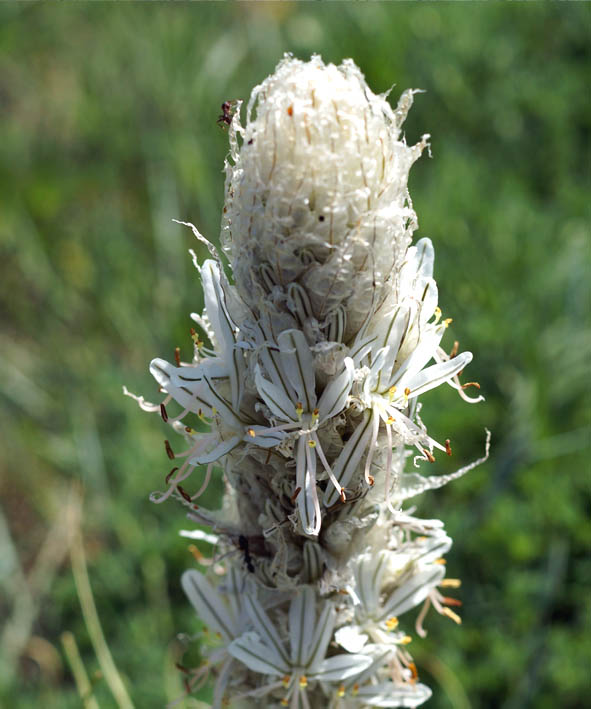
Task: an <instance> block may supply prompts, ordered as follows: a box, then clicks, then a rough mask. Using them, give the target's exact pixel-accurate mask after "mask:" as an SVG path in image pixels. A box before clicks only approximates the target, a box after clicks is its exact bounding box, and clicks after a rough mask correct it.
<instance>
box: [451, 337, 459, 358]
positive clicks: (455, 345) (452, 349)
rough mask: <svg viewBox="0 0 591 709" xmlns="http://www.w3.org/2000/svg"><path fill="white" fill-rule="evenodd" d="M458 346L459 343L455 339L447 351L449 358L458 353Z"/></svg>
mask: <svg viewBox="0 0 591 709" xmlns="http://www.w3.org/2000/svg"><path fill="white" fill-rule="evenodd" d="M459 348H460V343H459V342H458V341H457V340H456V341H455V342H454V346H453V347H452V348H451V351H450V353H449V358H450V359H453V358H454V357H455V356H456V355H457V354H458V349H459Z"/></svg>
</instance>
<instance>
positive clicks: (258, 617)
mask: <svg viewBox="0 0 591 709" xmlns="http://www.w3.org/2000/svg"><path fill="white" fill-rule="evenodd" d="M244 607H245V608H246V612H247V613H248V615H249V617H250V619H251V621H252V624H253V625H254V629H255V630H256V631H257V633H258V634H259V636H260V638H261V639H262V641H263V642H264V643H265V644H266V646H268V647H269V648H271V650H272V651H273V652H274V654H275V655H276V656H277V658H278V660H279V658H281V661H282V662H283V663H288V658H287V654H286V652H285V648H284V647H283V643H282V642H281V638H280V637H279V633H278V632H277V630H276V628H275V626H274V625H273V622H272V621H271V619H270V618H269V616H268V615H267V614H266V613H265V610H264V608H263V607H262V606H261V604H260V603H259V602H258V600H257V599H256V598H254V597H253V596H248V595H247V596H245V597H244Z"/></svg>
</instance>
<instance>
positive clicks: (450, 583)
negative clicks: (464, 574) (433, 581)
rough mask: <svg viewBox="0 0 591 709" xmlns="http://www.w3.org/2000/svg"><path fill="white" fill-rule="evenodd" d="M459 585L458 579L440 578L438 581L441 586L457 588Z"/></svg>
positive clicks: (460, 583)
mask: <svg viewBox="0 0 591 709" xmlns="http://www.w3.org/2000/svg"><path fill="white" fill-rule="evenodd" d="M461 585H462V582H461V581H460V579H442V580H441V582H440V583H439V586H440V587H441V588H459V587H460V586H461Z"/></svg>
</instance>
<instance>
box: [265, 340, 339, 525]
mask: <svg viewBox="0 0 591 709" xmlns="http://www.w3.org/2000/svg"><path fill="white" fill-rule="evenodd" d="M277 339H278V350H279V351H278V356H277V361H276V366H275V367H273V368H272V369H271V368H269V369H270V371H269V374H270V375H271V377H272V381H269V380H267V379H265V378H264V377H263V375H262V373H261V370H260V367H257V372H256V380H255V381H256V386H257V389H258V392H259V394H260V395H261V397H262V399H263V401H264V402H265V403H266V404H267V406H268V407H269V409H270V411H271V414H272V415H273V416H274V417H275V418H276V419H277V420H279V421H282V422H285V423H283V425H280V426H277V427H276V428H269V433H270V434H272V433H273V432H274V431H281V432H283V431H289V430H292V431H297V432H298V436H299V440H298V442H297V451H296V491H299V492H297V493H296V494H297V498H296V499H297V504H298V510H299V514H300V519H301V522H302V527H303V529H304V532H305V533H306V534H310V535H317V534H318V532H319V531H320V525H321V514H320V504H319V501H318V493H317V490H316V459H317V457H318V458H319V459H320V461H321V463H322V465H323V466H324V469H325V471H326V473H327V474H328V476H329V478H330V480H331V482H332V484H333V485H334V487H335V490H336V492H337V494H338V495H339V496H341V497H343V491H342V488H341V486H340V485H339V483H338V481H337V479H336V478H335V476H334V474H333V472H332V470H331V467H330V465H329V463H328V461H327V460H326V456H325V454H324V451H323V449H322V445H321V442H320V439H319V437H318V434H317V430H318V428H319V427H320V426H322V424H323V423H325V422H326V421H328V420H329V419H331V418H333V417H335V416H337V415H338V414H340V413H341V411H342V410H343V408H344V407H345V404H346V403H347V399H348V397H349V392H350V390H351V384H352V382H353V361H352V360H351V359H350V358H348V357H346V358H345V360H344V363H343V364H344V368H343V371H342V372H341V373H340V374H339V375H338V376H336V377H334V379H333V380H332V381H331V382H330V384H329V385H328V386H327V387H326V388H325V389H324V391H323V393H322V395H321V397H320V399H317V396H316V381H315V376H314V361H313V357H312V353H311V352H310V348H309V346H308V344H307V342H306V339H305V337H304V335H303V334H302V333H301V332H300V331H298V330H287V331H286V332H282V333H281V335H279V337H278V338H277Z"/></svg>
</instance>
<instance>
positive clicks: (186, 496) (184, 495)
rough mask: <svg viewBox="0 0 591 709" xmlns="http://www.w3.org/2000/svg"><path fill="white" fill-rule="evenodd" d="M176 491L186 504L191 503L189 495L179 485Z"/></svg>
mask: <svg viewBox="0 0 591 709" xmlns="http://www.w3.org/2000/svg"><path fill="white" fill-rule="evenodd" d="M176 489H177V490H178V491H179V492H180V493H181V496H182V497H183V499H185V500H186V501H187V502H191V495H189V493H188V492H187V491H186V490H185V489H184V488H183V487H181V486H180V485H177V486H176Z"/></svg>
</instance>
